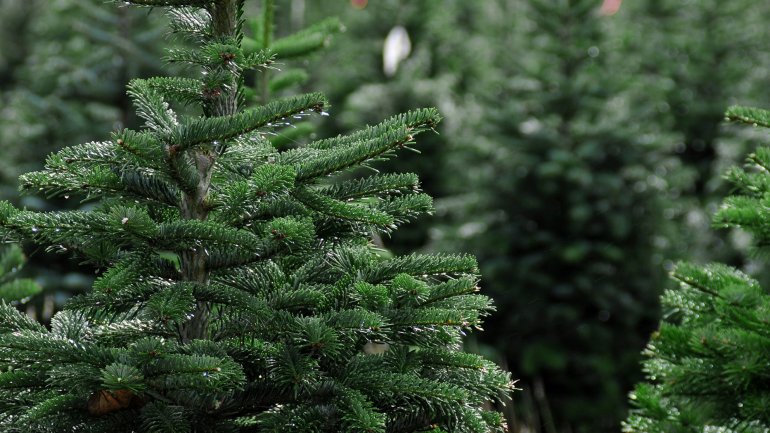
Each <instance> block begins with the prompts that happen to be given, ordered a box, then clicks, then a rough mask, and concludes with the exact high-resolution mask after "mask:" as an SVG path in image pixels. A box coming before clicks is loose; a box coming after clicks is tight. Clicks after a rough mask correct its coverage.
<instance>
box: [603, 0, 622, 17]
mask: <svg viewBox="0 0 770 433" xmlns="http://www.w3.org/2000/svg"><path fill="white" fill-rule="evenodd" d="M622 3H623V0H604V3H603V4H602V8H601V14H602V15H608V16H609V15H615V14H616V13H618V11H619V10H620V5H621V4H622Z"/></svg>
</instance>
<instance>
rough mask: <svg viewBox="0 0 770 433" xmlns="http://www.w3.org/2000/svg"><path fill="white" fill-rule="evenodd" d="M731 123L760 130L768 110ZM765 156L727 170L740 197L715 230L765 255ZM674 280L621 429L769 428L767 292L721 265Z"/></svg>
mask: <svg viewBox="0 0 770 433" xmlns="http://www.w3.org/2000/svg"><path fill="white" fill-rule="evenodd" d="M727 117H728V118H729V119H732V120H735V121H739V122H745V123H749V124H753V125H757V124H759V125H762V124H763V122H764V119H766V118H767V112H766V111H765V110H761V109H756V108H745V107H731V108H730V109H729V110H728V112H727ZM765 127H767V126H765ZM769 154H770V151H769V150H768V148H767V147H761V148H758V149H757V150H756V152H755V153H753V154H751V155H750V156H749V158H748V160H747V164H746V166H745V167H744V168H740V169H739V168H735V169H733V170H731V171H730V174H729V176H728V179H730V180H731V181H732V182H733V183H734V185H735V194H733V195H732V196H730V197H728V198H727V199H726V200H725V201H724V204H723V205H722V207H721V209H720V210H719V212H718V213H717V214H716V215H715V216H714V224H715V225H716V226H718V227H731V228H740V229H742V230H745V231H747V232H749V233H751V234H752V235H753V241H754V244H755V245H756V248H757V249H758V250H759V251H760V252H763V251H764V249H765V248H766V245H767V243H768V236H769V235H770V232H768V230H767V224H766V222H767V220H768V216H767V215H766V214H765V212H763V208H764V207H765V206H766V205H765V204H764V201H765V200H767V194H768V189H767V188H765V187H764V185H765V184H766V182H767V178H768V173H767V169H766V167H765V161H767V156H768V155H769ZM763 178H764V180H763ZM761 257H762V258H765V257H767V256H766V255H765V254H762V255H761ZM673 278H674V279H675V280H677V281H678V282H679V283H680V284H679V289H677V290H669V291H667V292H666V293H665V294H664V295H663V298H662V301H663V305H664V308H665V310H666V315H665V316H664V317H665V320H664V321H663V322H661V324H660V329H659V330H658V331H657V332H656V333H655V334H654V335H653V338H652V339H651V341H650V343H649V345H648V346H647V350H646V351H645V355H646V356H647V358H648V359H647V360H646V361H645V372H646V374H647V378H648V380H649V382H648V383H640V384H639V385H638V386H637V388H636V391H635V392H634V393H632V394H631V402H632V403H633V404H634V405H635V409H634V410H633V411H632V413H631V415H630V417H629V418H628V420H627V421H626V422H625V424H624V431H627V432H645V433H647V432H653V433H654V432H661V433H662V432H666V433H669V432H673V433H679V432H701V431H712V430H713V431H724V432H762V431H767V429H768V426H770V413H768V411H767V407H768V406H767V405H768V402H770V394H768V390H767V386H766V385H765V382H766V378H767V376H768V374H770V373H769V372H768V365H767V362H765V360H766V359H767V355H768V353H770V334H768V312H770V296H769V295H768V293H767V291H766V290H765V289H763V288H762V287H761V286H760V284H759V283H758V282H757V281H755V280H754V279H752V278H750V277H749V276H747V275H746V274H744V273H742V272H740V271H738V270H736V269H734V268H731V267H728V266H726V265H722V264H711V265H707V266H698V265H694V264H689V263H682V264H680V265H679V266H677V268H676V270H675V271H674V272H673Z"/></svg>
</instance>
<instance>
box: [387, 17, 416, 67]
mask: <svg viewBox="0 0 770 433" xmlns="http://www.w3.org/2000/svg"><path fill="white" fill-rule="evenodd" d="M411 52H412V41H410V40H409V33H407V32H406V29H405V28H404V27H403V26H396V27H393V28H392V29H391V30H390V32H389V33H388V36H387V37H386V38H385V45H384V46H383V47H382V71H383V72H385V75H387V76H388V77H392V76H393V75H395V73H396V71H397V70H398V64H399V63H401V61H402V60H404V59H406V58H407V57H409V53H411Z"/></svg>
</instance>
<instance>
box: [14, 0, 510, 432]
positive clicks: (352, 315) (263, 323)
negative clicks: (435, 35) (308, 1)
mask: <svg viewBox="0 0 770 433" xmlns="http://www.w3.org/2000/svg"><path fill="white" fill-rule="evenodd" d="M129 3H132V4H135V5H140V6H168V7H169V10H170V14H171V19H172V28H173V31H174V32H176V33H178V34H181V35H184V36H186V37H187V38H188V39H190V40H191V41H192V42H194V43H195V44H196V45H197V47H196V49H183V48H178V49H173V50H171V51H169V53H168V55H167V59H168V60H170V61H172V62H178V63H185V64H190V65H192V67H193V68H197V70H199V71H200V72H201V74H200V75H199V76H198V77H197V78H185V77H156V78H150V79H135V80H132V81H131V83H130V85H129V91H128V93H129V95H130V96H131V98H132V100H133V102H134V105H135V106H136V109H137V115H138V116H140V117H141V118H142V119H144V120H145V122H146V123H145V126H146V127H145V128H144V129H142V130H138V131H137V130H130V129H124V130H119V131H116V132H115V133H114V134H113V136H112V138H111V139H109V140H107V141H100V142H91V143H87V144H84V145H78V146H73V147H69V148H65V149H63V150H62V151H60V152H58V153H56V154H53V155H51V156H50V157H49V158H48V160H47V161H46V167H45V169H44V170H43V171H40V172H34V173H30V174H27V175H24V176H23V177H22V178H21V187H22V189H23V190H24V191H27V192H30V193H38V192H42V193H45V194H48V195H53V196H61V195H65V194H66V195H74V194H84V195H85V196H86V198H88V199H99V202H98V204H97V205H96V206H95V208H94V209H93V210H89V211H61V212H47V213H38V212H33V211H26V210H18V209H15V208H13V207H12V206H11V205H9V204H7V203H4V204H2V206H0V227H2V228H3V230H4V231H5V232H6V233H7V235H8V236H13V237H16V236H21V237H25V238H29V239H33V240H35V241H36V242H39V243H42V244H48V245H52V246H53V247H54V248H58V249H66V250H67V251H71V252H73V253H74V254H76V256H77V257H79V258H80V259H81V260H84V261H88V262H90V263H93V264H94V265H96V266H98V267H100V269H102V270H101V271H100V274H99V277H98V279H97V281H96V282H95V284H94V286H93V288H92V290H91V291H90V292H89V293H87V294H85V295H82V296H79V297H77V298H75V299H73V300H71V301H70V302H69V303H68V304H67V308H66V309H65V310H64V311H62V312H60V313H58V314H57V315H56V316H55V317H54V319H53V323H52V326H51V329H50V330H49V329H46V328H43V327H42V326H41V325H39V324H37V323H35V322H33V321H32V320H30V319H28V318H26V317H25V316H23V315H21V314H19V313H18V312H17V311H16V310H15V309H13V308H12V307H10V306H3V307H2V308H0V324H2V325H0V371H2V373H0V401H2V403H0V426H2V428H3V429H4V431H9V432H49V431H50V432H59V431H63V430H66V431H88V432H123V431H125V432H129V431H142V432H158V433H160V432H172V431H176V432H214V431H216V432H249V431H253V432H257V431H258V432H285V431H287V429H290V430H291V431H296V432H321V431H328V432H363V431H368V432H416V431H428V430H431V429H432V430H431V431H435V432H439V431H448V432H492V431H501V429H502V427H501V419H500V416H499V414H497V413H495V412H487V411H484V410H483V409H482V406H483V405H484V403H485V402H487V401H489V400H494V399H498V398H500V397H502V396H503V395H504V393H505V392H507V391H509V390H510V389H511V382H510V378H509V376H508V375H507V374H505V373H503V372H501V371H500V370H499V369H497V368H496V367H495V366H494V365H493V364H492V363H490V362H488V361H486V360H484V359H482V358H481V357H479V356H476V355H472V354H467V353H463V352H462V351H461V337H462V335H463V333H464V331H466V330H469V329H471V328H473V327H476V326H479V325H480V323H481V322H480V321H481V318H482V317H483V316H485V315H486V314H487V313H488V312H489V311H490V309H491V305H490V301H489V299H488V298H486V297H484V296H481V295H478V294H475V293H474V292H475V291H476V290H477V286H476V284H477V280H478V276H477V266H476V261H475V259H473V258H472V257H470V256H466V255H450V254H447V255H408V256H402V257H396V258H392V259H385V258H383V257H382V256H381V254H380V252H379V251H378V250H377V249H376V248H375V247H374V246H373V244H372V242H371V233H373V232H375V233H385V232H389V231H391V230H393V229H395V228H396V227H397V226H398V225H400V224H402V223H404V222H405V221H408V220H410V219H412V218H413V217H415V216H417V215H419V214H421V213H425V212H427V211H429V210H430V209H431V201H430V198H429V197H428V196H427V195H425V194H421V193H420V192H419V184H418V181H417V178H416V176H414V175H412V174H390V175H372V176H369V177H366V178H362V179H357V180H347V181H339V180H335V177H334V175H336V174H338V173H341V172H344V171H347V170H349V169H351V168H355V167H358V166H361V165H364V164H369V163H372V162H374V161H376V160H378V159H382V158H387V157H390V156H392V155H393V153H394V152H395V151H397V150H398V149H400V148H401V147H404V146H408V145H411V144H412V142H413V140H414V138H415V136H416V135H417V134H419V133H421V132H423V131H425V130H429V129H432V128H434V127H435V126H436V125H437V124H438V122H439V120H440V118H439V116H438V114H437V112H436V111H435V110H433V109H422V110H416V111H412V112H409V113H406V114H402V115H397V116H394V117H392V118H389V119H387V120H385V121H383V122H381V123H379V124H377V125H375V126H370V127H367V128H364V129H362V130H359V131H356V132H354V133H352V134H349V135H345V136H337V137H335V138H331V139H324V140H318V141H313V142H311V143H308V144H307V145H305V146H302V147H298V148H294V149H288V150H282V151H281V150H277V149H276V148H275V147H274V146H273V145H272V144H271V143H270V142H269V141H268V140H267V139H266V138H265V137H266V135H267V134H269V133H270V132H272V131H280V130H281V128H283V127H285V126H286V125H287V124H289V123H291V122H293V121H294V118H295V117H300V118H301V117H303V116H306V115H309V114H310V113H313V112H319V113H322V114H323V113H324V111H323V110H324V108H325V106H326V105H327V103H326V100H325V99H324V97H323V96H321V95H319V94H315V93H311V94H305V95H301V96H295V97H289V98H283V99H276V100H271V101H270V102H267V103H264V104H262V105H260V106H258V107H255V108H250V109H243V108H242V107H243V99H244V92H242V88H243V84H242V82H243V77H244V75H245V74H246V73H247V71H250V70H254V69H262V68H265V67H268V66H269V65H270V64H271V63H272V62H273V61H274V57H273V54H272V53H271V52H270V51H268V50H256V51H253V52H245V50H244V49H243V46H242V41H243V34H242V31H241V27H242V17H241V15H242V8H243V1H242V0H216V1H210V0H133V1H131V2H129ZM171 101H176V102H178V103H180V105H181V104H187V105H188V106H190V108H188V110H189V109H191V108H192V107H197V108H198V109H199V110H200V111H199V113H200V115H184V114H181V112H179V110H178V109H177V110H175V109H173V108H172V106H171V105H169V102H171ZM177 106H178V105H174V107H177ZM330 176H331V178H330Z"/></svg>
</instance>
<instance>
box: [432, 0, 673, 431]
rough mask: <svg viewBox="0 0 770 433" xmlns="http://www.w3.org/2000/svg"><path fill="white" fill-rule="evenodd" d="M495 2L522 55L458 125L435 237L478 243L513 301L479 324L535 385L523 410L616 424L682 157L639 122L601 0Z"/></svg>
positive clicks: (575, 426) (492, 79) (501, 70)
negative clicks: (447, 194) (450, 193)
mask: <svg viewBox="0 0 770 433" xmlns="http://www.w3.org/2000/svg"><path fill="white" fill-rule="evenodd" d="M502 13H503V14H504V15H505V16H507V17H517V18H516V21H515V25H514V26H513V28H514V30H511V31H509V32H508V35H507V38H506V39H505V40H504V41H501V42H498V43H501V44H503V45H505V46H509V47H514V48H513V50H514V54H512V55H505V56H499V57H498V58H497V59H496V61H495V63H494V66H493V67H490V68H489V70H490V71H498V72H497V73H495V72H488V73H487V74H486V75H485V77H484V78H485V79H486V80H488V81H487V82H486V83H485V84H484V85H483V86H480V88H481V89H483V91H484V93H483V94H482V97H483V98H485V99H484V100H483V104H482V107H483V110H484V111H483V112H482V113H480V114H477V115H476V116H475V117H470V118H469V121H468V122H466V123H465V124H464V128H461V130H462V131H464V132H465V133H464V134H462V133H461V135H459V137H455V138H454V140H453V141H454V146H453V148H452V149H453V151H454V152H453V153H452V155H451V158H452V160H451V164H452V165H451V166H450V169H448V170H446V172H445V176H446V182H448V183H449V184H451V185H452V186H453V189H454V191H455V192H456V194H455V196H454V197H452V198H451V199H449V200H445V201H444V202H443V207H444V208H445V209H446V212H447V213H448V214H449V216H450V217H451V218H452V220H451V221H450V224H448V225H447V226H446V227H444V229H443V230H441V231H439V232H438V234H439V237H438V238H437V239H436V247H437V248H463V249H465V250H466V251H471V252H473V253H474V254H476V255H477V256H478V257H479V261H480V264H481V267H482V270H483V273H484V275H485V281H484V282H483V287H484V289H485V290H487V292H486V293H488V294H490V295H491V296H492V297H493V298H494V299H495V300H496V301H497V302H498V305H500V306H501V311H504V312H505V314H500V315H497V316H495V317H494V318H492V319H491V320H490V321H488V322H487V325H488V329H489V332H487V333H485V334H484V335H481V336H480V338H481V340H482V343H484V344H486V345H488V346H491V347H493V348H495V349H496V350H498V351H500V352H501V353H502V355H503V358H504V359H505V361H506V362H507V366H508V368H510V369H511V371H514V372H515V374H516V375H517V377H519V378H521V379H522V382H521V386H522V388H524V389H525V390H527V391H528V392H529V395H530V396H531V400H530V401H529V402H527V401H522V403H521V404H520V405H519V406H518V407H519V408H521V409H522V412H523V413H522V414H519V416H520V417H521V418H520V419H523V420H525V423H526V424H529V425H531V426H533V428H538V426H540V427H541V428H542V429H543V430H545V431H565V432H566V431H574V432H598V431H615V430H616V429H617V425H618V423H619V421H620V420H621V419H622V417H623V416H624V410H625V407H624V404H623V399H624V396H625V395H626V393H627V391H628V390H629V389H630V388H631V386H632V384H633V383H634V381H635V380H636V379H638V378H639V377H640V375H641V372H640V371H639V367H638V362H639V360H640V357H639V351H640V350H641V349H642V347H643V346H644V342H645V341H646V339H647V336H648V335H649V332H650V331H651V330H652V329H653V327H654V324H655V322H656V320H657V317H658V316H657V311H658V309H657V303H658V301H657V299H658V295H659V292H658V288H659V287H661V285H662V282H663V281H664V272H663V260H662V258H663V257H664V255H663V252H664V251H665V249H664V248H665V243H664V242H663V240H664V239H665V237H664V235H667V234H668V231H670V229H671V224H670V222H669V220H666V219H665V218H664V215H663V214H664V209H665V207H666V203H665V200H666V198H667V195H666V193H665V191H666V190H667V189H668V188H671V185H669V183H668V178H667V173H668V172H669V171H670V170H672V169H673V168H676V167H677V165H676V161H672V160H671V159H669V158H668V157H667V156H666V155H665V153H666V152H667V148H666V143H665V142H664V141H662V140H660V139H659V137H660V136H659V135H658V131H657V130H656V127H655V125H654V124H652V123H648V124H645V123H643V122H640V117H639V116H640V115H641V114H640V113H643V111H642V110H643V108H645V107H639V106H634V105H631V104H629V102H628V99H627V97H626V94H627V93H628V92H629V87H630V85H631V84H632V82H631V83H630V80H629V79H628V78H626V77H622V76H618V75H617V74H615V73H614V71H613V69H612V68H611V65H613V64H614V63H613V62H615V61H616V60H614V59H613V56H617V55H619V53H618V52H617V51H616V50H613V48H614V45H613V43H612V41H611V40H608V39H607V38H606V25H607V24H608V22H607V20H608V19H609V18H607V17H603V16H600V15H598V14H597V5H596V2H594V1H591V0H575V1H565V2H551V1H539V0H533V1H529V2H522V3H517V2H511V3H509V4H508V6H507V8H506V9H504V11H503V12H502ZM509 25H510V24H509ZM498 30H499V29H498ZM498 34H499V33H498ZM468 167H474V168H473V169H468ZM589 395H590V396H591V397H590V398H587V396H589Z"/></svg>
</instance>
